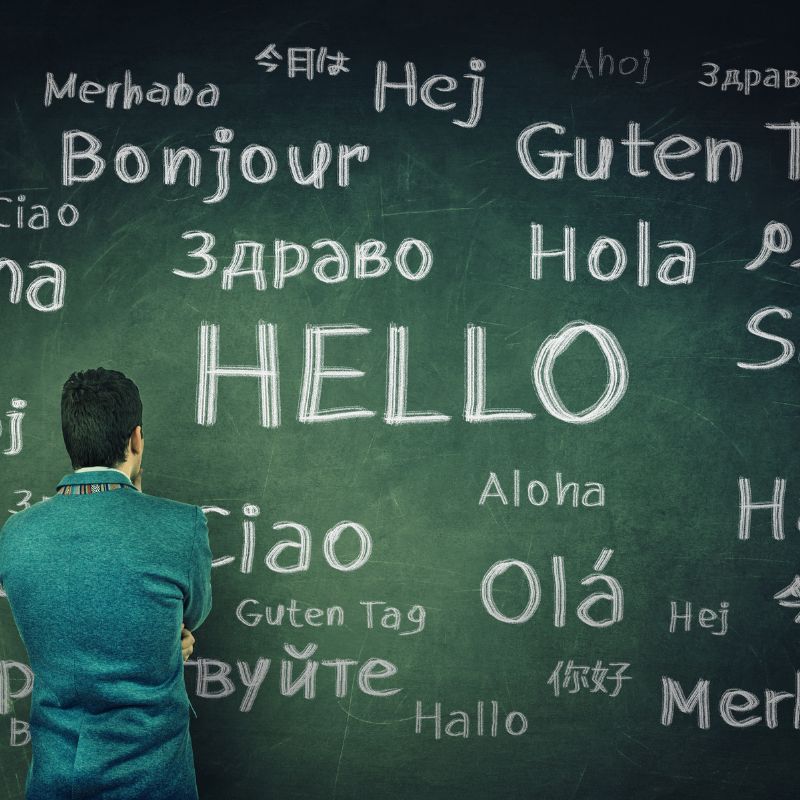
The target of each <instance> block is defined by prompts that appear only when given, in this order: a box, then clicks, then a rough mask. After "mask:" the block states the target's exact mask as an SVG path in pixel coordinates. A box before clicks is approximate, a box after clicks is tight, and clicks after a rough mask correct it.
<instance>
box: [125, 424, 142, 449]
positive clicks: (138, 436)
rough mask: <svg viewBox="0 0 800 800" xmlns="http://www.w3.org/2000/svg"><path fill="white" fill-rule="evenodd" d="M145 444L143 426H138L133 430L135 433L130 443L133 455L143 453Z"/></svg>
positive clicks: (132, 434)
mask: <svg viewBox="0 0 800 800" xmlns="http://www.w3.org/2000/svg"><path fill="white" fill-rule="evenodd" d="M143 443H144V436H143V435H142V426H141V425H137V426H136V427H135V428H134V429H133V432H132V433H131V438H130V442H129V443H128V446H129V447H130V451H131V453H139V452H141V450H142V444H143Z"/></svg>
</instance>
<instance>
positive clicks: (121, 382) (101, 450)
mask: <svg viewBox="0 0 800 800" xmlns="http://www.w3.org/2000/svg"><path fill="white" fill-rule="evenodd" d="M141 425H142V401H141V398H140V397H139V389H138V387H137V386H136V384H135V383H134V382H133V381H132V380H130V378H126V377H125V376H124V375H123V374H122V373H121V372H117V371H116V370H111V369H103V368H102V367H98V368H97V369H87V370H86V371H84V372H73V373H72V375H70V376H69V378H67V382H66V383H65V384H64V389H63V390H62V392H61V431H62V433H63V434H64V444H65V445H66V447H67V452H68V453H69V457H70V460H71V461H72V468H73V469H80V468H81V467H117V468H122V467H123V465H124V467H126V469H123V471H124V472H129V474H130V475H131V480H135V479H136V476H137V474H138V472H139V470H140V469H141V464H142V449H143V445H144V440H143V438H142V428H141ZM128 468H129V469H128Z"/></svg>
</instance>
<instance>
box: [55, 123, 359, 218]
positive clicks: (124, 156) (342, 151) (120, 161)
mask: <svg viewBox="0 0 800 800" xmlns="http://www.w3.org/2000/svg"><path fill="white" fill-rule="evenodd" d="M213 136H214V143H215V145H214V146H212V147H209V148H208V149H209V151H210V152H211V153H212V154H213V158H214V159H215V188H214V191H213V192H212V193H211V194H209V195H207V196H206V197H204V198H203V202H204V203H219V202H220V201H221V200H224V199H225V198H226V197H227V196H228V192H229V191H230V185H231V151H230V148H229V147H227V145H229V144H230V143H231V142H232V141H233V138H234V132H233V130H232V129H231V128H224V127H219V128H216V129H215V130H214V134H213ZM219 145H222V146H221V147H220V146H219ZM102 149H103V142H102V141H101V140H100V139H98V138H97V137H96V136H94V135H93V134H91V133H89V132H87V131H81V130H70V131H64V132H63V134H62V137H61V183H62V185H63V186H74V185H75V184H76V183H91V182H93V181H96V180H97V179H98V178H99V177H100V176H101V175H103V173H104V172H105V171H106V159H105V158H104V157H103V156H101V155H100V152H101V150H102ZM286 157H287V162H288V165H289V172H290V174H291V176H292V179H293V180H294V182H295V183H297V184H298V185H300V186H313V187H314V188H315V189H322V188H323V187H324V186H325V174H326V172H327V170H328V167H329V166H330V164H331V159H332V157H333V148H332V146H331V145H330V144H329V143H328V142H320V141H318V142H317V143H316V144H315V145H314V148H313V150H312V154H311V166H310V168H309V170H308V171H306V170H305V169H304V168H303V165H302V163H301V158H300V148H299V147H297V146H295V145H290V146H289V148H288V150H287V152H286ZM368 158H369V147H367V146H366V145H364V144H354V145H348V144H340V145H339V146H338V148H337V160H336V164H337V183H338V185H339V186H340V187H345V186H349V185H350V162H351V161H352V160H353V159H355V160H356V162H357V163H360V164H363V163H364V162H365V161H366V160H367V159H368ZM238 161H239V174H240V175H241V176H242V178H243V179H244V180H245V181H247V182H248V183H252V184H258V185H262V184H265V183H269V182H270V181H271V180H272V179H273V178H274V177H275V175H276V174H277V172H278V160H277V158H276V156H275V153H274V151H273V150H272V149H271V148H269V147H266V146H264V145H260V144H249V145H247V146H246V147H245V148H244V149H243V150H242V151H241V153H240V154H239V159H238ZM81 163H82V170H83V171H82V172H78V165H79V164H81ZM113 163H114V174H115V175H116V176H117V178H119V180H120V181H122V183H124V184H136V183H142V182H143V181H145V180H147V177H148V176H149V175H150V166H151V165H150V157H149V156H148V155H147V153H146V152H145V150H144V148H142V147H140V146H139V145H135V144H130V143H127V144H123V145H120V146H119V147H117V148H116V150H115V151H114V154H113ZM184 163H185V164H186V168H185V170H184V173H185V180H186V183H187V184H188V185H189V186H191V187H192V188H196V187H198V186H199V185H200V180H201V178H202V171H203V157H202V156H201V155H200V153H199V152H198V151H197V150H195V149H194V148H192V147H177V148H175V147H164V148H162V150H161V166H162V182H163V184H164V186H174V185H175V184H176V183H177V182H178V175H179V173H180V171H181V166H182V165H183V164H184Z"/></svg>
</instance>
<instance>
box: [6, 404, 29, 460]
mask: <svg viewBox="0 0 800 800" xmlns="http://www.w3.org/2000/svg"><path fill="white" fill-rule="evenodd" d="M27 406H28V402H27V401H26V400H23V399H22V398H21V397H12V398H11V410H10V411H6V416H7V417H8V420H9V421H8V437H7V439H8V445H7V446H6V447H5V449H4V450H3V455H6V456H16V455H19V453H21V452H22V420H23V418H24V417H25V411H24V409H25V408H27ZM3 438H4V436H3V423H2V421H0V443H2V441H3Z"/></svg>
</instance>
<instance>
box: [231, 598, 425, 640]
mask: <svg viewBox="0 0 800 800" xmlns="http://www.w3.org/2000/svg"><path fill="white" fill-rule="evenodd" d="M359 605H361V606H363V607H364V623H365V624H366V626H367V628H368V629H369V630H373V629H374V628H378V627H380V628H383V629H384V630H392V631H397V633H398V635H399V636H413V635H414V634H417V633H420V632H421V631H422V630H424V629H425V608H424V606H421V605H418V604H415V605H413V606H411V607H410V608H409V609H408V610H407V611H406V612H405V613H403V612H401V610H400V609H399V608H397V607H396V606H390V605H388V604H387V603H385V602H384V601H383V600H361V601H359ZM254 606H255V607H256V608H259V609H260V608H261V604H260V603H259V602H258V600H256V599H254V598H252V597H247V598H245V599H244V600H242V601H241V603H239V605H238V606H236V619H238V620H239V622H241V623H242V624H243V625H247V626H248V627H250V628H254V627H255V626H256V625H258V624H259V623H261V622H262V621H263V622H265V623H266V624H267V625H283V624H284V619H285V620H286V621H287V622H288V624H289V626H291V627H292V628H303V627H305V626H306V625H309V626H311V627H314V628H319V627H322V626H323V625H325V626H327V627H333V626H336V627H341V626H342V625H344V609H343V608H342V607H341V606H328V607H327V608H325V609H322V608H316V607H315V606H309V607H308V608H306V609H304V610H303V609H301V608H300V605H299V604H298V602H297V600H295V599H294V598H292V599H291V600H290V601H289V602H288V603H287V604H286V605H284V604H283V603H278V605H277V606H275V607H274V608H273V607H271V606H268V605H265V606H264V611H263V613H262V612H261V611H260V610H259V611H252V610H249V609H251V608H252V607H254ZM406 622H409V623H410V624H411V625H412V626H415V627H413V628H409V629H408V630H400V629H401V627H403V625H404V624H405V623H406Z"/></svg>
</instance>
